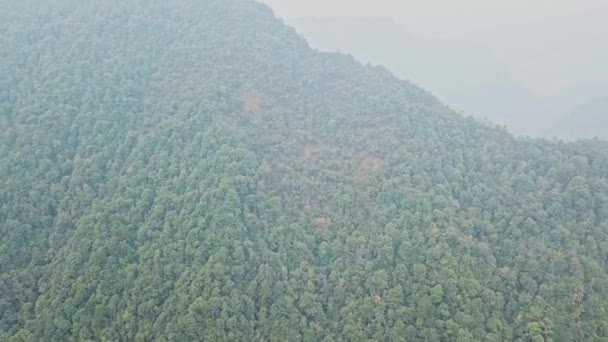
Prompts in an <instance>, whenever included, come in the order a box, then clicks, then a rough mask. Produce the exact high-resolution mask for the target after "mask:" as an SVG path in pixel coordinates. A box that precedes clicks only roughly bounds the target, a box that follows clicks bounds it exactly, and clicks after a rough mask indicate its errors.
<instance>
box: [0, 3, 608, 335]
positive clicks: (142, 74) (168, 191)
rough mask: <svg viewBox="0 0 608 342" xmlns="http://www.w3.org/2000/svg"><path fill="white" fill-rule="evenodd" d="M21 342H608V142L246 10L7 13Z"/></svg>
mask: <svg viewBox="0 0 608 342" xmlns="http://www.w3.org/2000/svg"><path fill="white" fill-rule="evenodd" d="M0 44H1V47H2V48H1V49H0V65H1V67H0V190H1V191H0V233H1V240H0V340H2V341H4V340H8V341H102V340H105V341H193V340H202V339H205V340H209V341H215V340H225V341H237V340H242V341H253V340H264V341H286V340H289V341H298V340H305V341H362V340H377V341H401V340H410V341H413V340H427V341H505V340H515V341H602V340H604V341H606V340H607V337H608V312H607V310H608V307H607V305H606V303H607V302H608V265H607V262H608V180H607V177H608V146H607V143H605V142H601V141H597V140H596V141H583V142H576V143H569V144H565V143H561V142H550V141H546V140H531V139H514V138H513V137H512V136H511V135H510V134H509V133H508V132H506V131H505V130H504V129H502V128H493V127H488V126H485V125H482V124H480V123H478V122H476V121H474V120H472V119H465V118H463V117H461V116H460V115H458V114H456V113H454V112H453V111H451V110H450V109H449V108H448V107H446V106H444V105H442V104H441V103H439V102H438V101H437V100H436V99H435V98H434V97H433V96H432V95H431V94H429V93H427V92H425V91H423V90H421V89H419V88H417V87H415V86H413V85H411V84H409V83H408V82H404V81H400V80H397V79H396V78H394V77H393V76H392V75H391V74H390V73H388V72H387V71H385V70H384V69H382V68H378V67H371V66H363V65H360V64H358V63H356V62H355V61H354V60H353V58H351V57H348V56H343V55H339V54H331V53H318V52H315V51H313V50H311V49H310V48H309V47H308V46H307V44H306V43H305V42H304V40H303V39H302V38H300V37H299V36H298V35H297V34H296V33H295V32H294V31H293V30H292V29H290V28H289V27H287V26H285V25H283V24H282V23H281V22H280V21H279V20H277V19H276V18H275V17H274V16H273V14H272V12H271V11H270V10H269V9H268V8H266V7H265V6H264V5H261V4H259V3H257V2H254V1H248V0H202V1H194V0H163V1H161V0H145V1H144V0H129V1H118V0H108V1H76V0H57V1H52V2H50V1H49V2H39V1H34V0H19V1H17V0H4V1H3V2H2V3H1V10H0Z"/></svg>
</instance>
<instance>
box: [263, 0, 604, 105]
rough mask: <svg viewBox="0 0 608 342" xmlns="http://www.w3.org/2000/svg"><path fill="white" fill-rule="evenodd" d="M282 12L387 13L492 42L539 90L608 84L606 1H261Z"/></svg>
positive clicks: (436, 32) (415, 26) (422, 29)
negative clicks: (587, 84)
mask: <svg viewBox="0 0 608 342" xmlns="http://www.w3.org/2000/svg"><path fill="white" fill-rule="evenodd" d="M264 2H266V3H267V4H268V5H270V6H271V7H272V8H273V9H274V10H275V12H276V13H277V14H278V15H280V16H283V17H286V18H292V17H301V16H390V17H392V18H393V19H395V20H396V21H398V22H399V23H400V24H401V25H402V26H403V27H404V28H405V29H406V30H408V31H410V32H412V33H415V34H418V35H428V36H431V37H435V38H447V39H460V40H468V41H472V42H475V43H478V44H480V45H484V46H486V47H488V48H490V49H491V50H492V51H493V52H494V53H495V55H497V56H498V58H499V59H500V60H501V61H502V62H503V63H505V65H506V66H507V68H508V69H509V70H510V72H511V73H512V76H513V77H514V78H516V79H518V80H520V81H522V82H524V83H526V85H527V86H528V87H529V88H531V89H532V90H533V91H535V92H536V93H539V94H548V93H552V92H555V91H558V90H560V89H562V88H565V87H570V86H577V85H581V84H586V83H608V0H264Z"/></svg>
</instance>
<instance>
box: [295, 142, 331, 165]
mask: <svg viewBox="0 0 608 342" xmlns="http://www.w3.org/2000/svg"><path fill="white" fill-rule="evenodd" d="M327 147H328V146H327V145H326V144H325V143H323V142H318V143H312V144H308V145H306V146H304V148H303V149H302V153H301V154H300V159H302V160H308V161H310V160H314V159H315V158H316V157H317V154H319V152H321V151H323V150H325V149H327Z"/></svg>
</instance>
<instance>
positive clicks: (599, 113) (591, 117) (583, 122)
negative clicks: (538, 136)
mask: <svg viewBox="0 0 608 342" xmlns="http://www.w3.org/2000/svg"><path fill="white" fill-rule="evenodd" d="M548 135H554V136H557V137H563V138H566V139H570V140H574V139H584V138H592V137H597V138H600V139H608V97H603V98H597V99H595V100H592V101H589V102H587V103H585V104H583V105H581V106H579V107H577V108H576V109H574V110H573V111H572V113H571V114H570V115H569V116H568V117H566V118H565V119H564V120H561V121H560V122H559V123H558V124H556V125H555V127H553V128H552V129H551V130H549V132H548Z"/></svg>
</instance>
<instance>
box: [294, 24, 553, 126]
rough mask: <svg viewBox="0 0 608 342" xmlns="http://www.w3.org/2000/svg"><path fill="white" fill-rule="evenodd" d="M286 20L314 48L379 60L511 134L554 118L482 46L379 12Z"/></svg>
mask: <svg viewBox="0 0 608 342" xmlns="http://www.w3.org/2000/svg"><path fill="white" fill-rule="evenodd" d="M288 23H289V24H290V25H292V26H293V27H295V28H296V30H297V31H298V32H299V33H300V34H302V36H303V37H305V38H306V39H307V41H308V42H309V43H310V44H311V45H312V46H313V47H315V48H318V49H320V50H322V51H327V52H332V51H341V52H344V53H348V54H352V55H353V56H354V57H355V58H356V59H357V60H359V61H361V62H363V63H368V62H369V63H373V64H378V65H384V66H386V67H387V68H388V69H390V71H392V72H394V73H395V74H396V75H397V76H398V77H400V78H404V79H407V80H410V81H412V82H414V83H415V84H417V85H421V86H423V87H424V88H426V89H428V90H430V91H432V92H433V94H435V95H436V96H438V97H439V99H440V100H442V101H444V102H445V103H447V104H449V105H450V107H452V108H454V109H455V110H458V111H463V112H464V113H465V114H466V115H472V116H474V117H476V118H480V119H484V120H489V121H491V122H495V123H498V124H501V125H506V126H507V127H508V128H509V130H510V131H512V132H514V133H516V134H523V135H532V136H540V135H541V133H543V132H544V131H546V130H547V129H548V128H549V127H551V126H552V125H553V124H554V123H555V122H556V121H552V120H554V117H553V116H552V115H551V114H552V112H549V111H548V110H547V109H548V108H547V106H546V104H545V103H543V101H542V100H541V99H538V98H536V97H535V96H534V95H533V94H532V93H531V92H530V91H529V90H528V89H527V88H526V87H525V86H524V85H522V84H520V83H518V82H516V81H515V80H513V79H512V77H511V75H510V74H509V72H508V71H507V69H506V67H505V66H504V65H503V64H502V63H501V62H500V61H499V60H498V59H497V58H496V57H495V56H494V55H493V54H492V53H491V52H490V51H489V50H488V49H486V48H484V47H482V46H477V45H475V44H472V43H470V42H466V41H451V40H444V39H434V38H431V37H425V36H419V35H415V34H412V33H409V32H407V31H405V30H404V29H403V28H402V27H401V26H400V25H399V24H398V23H396V22H394V21H393V20H392V19H391V18H384V17H321V18H315V17H303V18H295V19H289V21H288Z"/></svg>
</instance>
